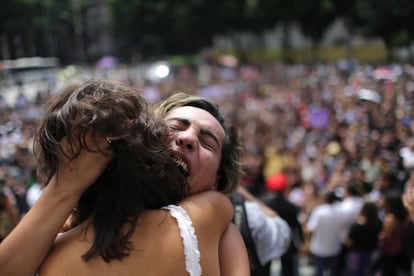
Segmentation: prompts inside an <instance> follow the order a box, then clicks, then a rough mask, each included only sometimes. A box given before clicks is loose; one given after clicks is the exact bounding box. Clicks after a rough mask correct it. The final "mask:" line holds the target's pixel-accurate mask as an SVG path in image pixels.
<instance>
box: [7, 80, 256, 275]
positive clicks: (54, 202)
mask: <svg viewBox="0 0 414 276" xmlns="http://www.w3.org/2000/svg"><path fill="white" fill-rule="evenodd" d="M170 127H171V126H170ZM207 129H208V130H209V131H208V132H207V133H208V134H207V136H208V137H205V138H207V141H205V140H204V141H205V144H203V145H202V147H204V149H203V150H201V149H197V150H200V153H201V152H203V154H202V155H204V156H203V157H205V158H207V160H208V162H204V160H205V159H204V158H202V159H197V160H195V159H192V160H190V159H188V157H186V156H185V154H184V153H183V152H180V150H177V149H174V148H172V149H169V147H171V145H172V144H169V142H170V141H171V143H174V142H176V140H174V135H170V134H171V133H170V131H169V130H168V129H167V127H166V126H165V124H164V123H163V122H162V121H160V120H154V118H153V117H152V116H150V112H149V111H148V110H147V106H146V103H145V102H144V101H143V99H142V98H141V97H140V96H139V93H138V91H137V90H136V89H133V88H131V87H130V86H127V85H125V84H121V83H117V82H116V83H113V82H112V81H89V82H88V81H87V82H86V83H81V84H75V85H73V86H70V87H69V88H67V89H66V90H65V91H63V93H62V94H60V95H59V96H58V99H57V100H56V101H55V102H54V103H53V104H52V105H50V108H49V110H48V111H47V112H46V115H45V118H44V120H43V121H42V125H41V126H40V128H39V132H38V133H37V137H36V141H37V149H38V151H37V153H38V154H37V156H38V158H39V161H40V164H39V165H40V167H39V168H40V172H41V175H42V176H43V178H42V179H43V180H44V181H45V183H48V185H47V186H46V188H45V189H44V191H43V193H42V195H41V196H40V197H39V199H38V201H37V202H36V203H35V204H34V206H33V207H32V209H31V210H30V212H29V213H28V214H27V215H26V216H25V218H24V219H23V220H22V222H21V223H20V224H19V225H18V226H17V227H16V228H15V230H14V231H13V232H12V233H11V235H10V236H9V237H8V238H7V239H6V240H5V241H4V242H3V243H2V244H0V270H1V271H2V272H6V274H7V275H34V274H35V273H36V271H37V268H38V266H39V264H40V263H42V266H41V267H40V271H39V275H56V274H59V272H62V271H65V273H70V274H82V273H83V274H88V275H93V273H95V274H96V275H105V274H107V275H113V274H114V273H115V274H123V275H125V274H126V275H128V274H145V275H152V274H153V275H171V273H172V274H179V275H180V274H181V275H182V274H184V273H188V274H189V275H200V274H201V271H202V272H203V275H218V274H220V273H221V274H222V275H247V271H248V260H247V254H246V252H245V251H243V250H245V249H244V245H243V244H242V240H241V237H240V234H239V233H238V232H237V231H235V229H236V228H235V227H230V226H229V222H230V221H231V218H232V208H231V205H230V201H229V200H228V199H227V198H226V197H225V196H224V195H222V194H220V193H217V192H215V191H206V192H204V193H200V192H201V191H205V190H208V188H206V187H210V185H211V186H214V185H217V184H218V181H217V180H218V177H217V176H216V175H214V176H213V177H209V174H207V173H206V172H207V171H208V170H206V171H205V173H202V172H201V173H199V171H200V169H203V168H204V169H205V168H208V169H211V170H214V169H215V170H216V171H217V172H218V169H219V164H220V159H221V158H220V156H221V148H222V147H223V144H224V139H225V134H224V130H222V129H220V128H214V127H213V128H210V127H207ZM213 137H214V138H213ZM207 144H209V145H210V146H207ZM200 146H201V145H200ZM186 148H187V149H189V148H188V147H186ZM213 148H215V150H214V149H213ZM207 151H208V152H207ZM209 172H211V171H209ZM236 176H237V174H236ZM203 177H204V178H203ZM223 177H224V178H225V177H228V175H227V174H225V173H223ZM207 178H208V179H207ZM197 180H201V183H198V182H197ZM227 180H229V178H227ZM203 181H204V182H203ZM229 183H230V184H231V183H233V182H231V181H230V182H222V184H223V185H226V184H229ZM192 184H194V185H192ZM196 184H197V185H196ZM234 187H235V186H234ZM221 188H222V189H223V190H227V189H228V191H229V192H230V191H232V189H233V188H231V187H223V186H222V187H221ZM195 193H197V194H195ZM190 194H193V195H190ZM184 197H185V198H184ZM73 207H76V208H75V209H73V212H72V214H71V217H70V218H71V219H70V225H69V228H70V230H68V231H66V232H65V233H63V234H61V235H59V237H58V238H57V240H56V242H55V243H54V241H53V240H54V238H55V236H56V233H57V232H58V231H59V229H60V228H61V227H62V225H63V223H64V222H65V220H66V218H67V217H68V214H69V213H70V212H71V210H72V208H73ZM50 208H53V209H50ZM51 210H53V212H52V211H51ZM38 224H39V225H40V226H39V227H38V228H36V229H34V228H35V227H37V226H38ZM177 224H178V226H177ZM28 231H29V232H30V231H31V232H30V233H27V232H28ZM35 238H36V239H37V240H36V241H34V242H33V241H32V239H35ZM29 242H30V244H31V248H30V250H22V248H24V246H25V245H27V244H29ZM53 243H54V246H53V249H52V251H51V252H50V253H49V254H48V255H47V253H48V250H49V248H50V247H51V246H52V245H53ZM17 248H20V249H21V250H19V252H20V253H19V254H16V256H13V258H11V257H8V252H10V251H11V250H13V249H17ZM34 249H38V250H34ZM235 250H237V254H234V251H235ZM177 251H184V252H183V254H177ZM219 252H220V253H219ZM46 255H47V257H46ZM160 259H162V262H163V265H162V266H160V265H159V263H160V261H159V260H160ZM11 260H12V261H11ZM23 263H24V264H25V266H22V265H21V264H23ZM235 270H236V272H235Z"/></svg>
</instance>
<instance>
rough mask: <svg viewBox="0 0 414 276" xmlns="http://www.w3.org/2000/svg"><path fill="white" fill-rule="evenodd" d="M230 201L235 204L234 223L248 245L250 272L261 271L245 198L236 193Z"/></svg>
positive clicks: (231, 196)
mask: <svg viewBox="0 0 414 276" xmlns="http://www.w3.org/2000/svg"><path fill="white" fill-rule="evenodd" d="M230 200H231V202H232V203H233V209H234V216H233V220H232V221H233V223H234V224H235V225H236V226H237V228H238V229H239V231H240V233H241V235H242V237H243V240H244V243H245V245H246V248H247V253H248V255H249V262H250V270H251V271H254V270H258V269H259V270H260V269H261V268H262V265H261V264H260V261H259V258H258V256H257V252H256V247H255V245H254V242H253V238H252V235H251V233H250V228H249V221H248V220H247V214H246V206H245V204H244V198H243V196H242V195H241V194H240V193H237V192H236V193H233V194H232V195H230ZM252 275H253V274H252Z"/></svg>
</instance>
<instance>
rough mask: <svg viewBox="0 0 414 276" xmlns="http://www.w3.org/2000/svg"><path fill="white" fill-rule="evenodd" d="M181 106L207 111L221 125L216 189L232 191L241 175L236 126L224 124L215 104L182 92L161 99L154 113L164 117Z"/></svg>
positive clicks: (227, 192)
mask: <svg viewBox="0 0 414 276" xmlns="http://www.w3.org/2000/svg"><path fill="white" fill-rule="evenodd" d="M183 106H191V107H196V108H200V109H203V110H205V111H207V112H208V113H210V114H211V115H212V116H213V117H214V118H216V119H217V121H218V122H219V123H220V125H221V126H222V127H223V129H224V132H225V139H224V145H223V149H222V155H221V164H220V169H219V172H218V174H219V176H220V179H219V183H218V186H217V190H218V191H220V192H223V193H225V194H230V193H232V192H234V190H235V189H236V187H237V185H239V183H240V180H241V177H242V175H243V171H242V166H241V156H242V152H243V149H242V146H241V143H240V140H239V137H238V134H237V130H236V128H234V127H232V126H227V125H226V124H225V122H224V118H223V116H222V115H221V114H220V111H219V108H218V106H217V105H215V104H214V103H212V102H210V101H208V100H206V99H203V98H201V97H198V96H194V95H188V94H186V93H183V92H175V93H174V94H173V95H172V96H170V97H169V98H167V99H166V100H165V101H163V102H162V104H160V105H159V106H158V107H157V109H156V115H157V116H158V117H159V118H164V117H165V116H166V114H167V113H168V112H169V111H171V110H173V109H174V108H178V107H183Z"/></svg>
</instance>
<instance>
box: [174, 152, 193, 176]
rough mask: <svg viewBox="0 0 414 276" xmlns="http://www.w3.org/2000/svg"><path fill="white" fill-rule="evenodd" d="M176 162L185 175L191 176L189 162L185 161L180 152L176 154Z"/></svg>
mask: <svg viewBox="0 0 414 276" xmlns="http://www.w3.org/2000/svg"><path fill="white" fill-rule="evenodd" d="M175 162H176V163H177V166H178V168H179V170H180V172H181V173H182V174H183V175H184V176H185V177H188V176H190V170H189V168H188V164H187V162H185V161H184V160H183V158H182V157H181V156H179V155H178V154H177V155H176V156H175Z"/></svg>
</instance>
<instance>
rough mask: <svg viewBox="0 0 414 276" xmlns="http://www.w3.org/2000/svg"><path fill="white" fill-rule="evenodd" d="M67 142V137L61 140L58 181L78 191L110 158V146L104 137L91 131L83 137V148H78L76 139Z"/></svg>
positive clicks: (91, 181)
mask: <svg viewBox="0 0 414 276" xmlns="http://www.w3.org/2000/svg"><path fill="white" fill-rule="evenodd" d="M73 140H74V142H73V143H69V142H68V139H67V137H65V138H63V139H62V140H61V143H60V146H61V149H62V155H61V157H60V161H59V162H60V164H59V169H58V172H57V176H58V179H59V182H60V183H63V185H64V186H66V187H70V188H68V189H71V190H72V189H74V190H75V191H78V192H79V193H82V192H83V191H84V190H85V189H86V188H88V187H89V186H90V185H92V184H93V183H94V182H95V181H96V180H97V179H98V178H99V176H100V175H101V174H102V172H103V171H104V170H105V168H106V167H107V166H108V165H109V163H110V162H111V160H112V148H111V146H110V144H109V143H108V142H107V141H106V139H105V138H104V137H103V136H101V135H98V134H96V133H94V132H92V131H90V132H88V133H87V134H86V136H85V139H84V144H85V145H84V146H85V147H86V148H85V149H83V148H82V149H80V145H78V144H77V142H78V139H73Z"/></svg>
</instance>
